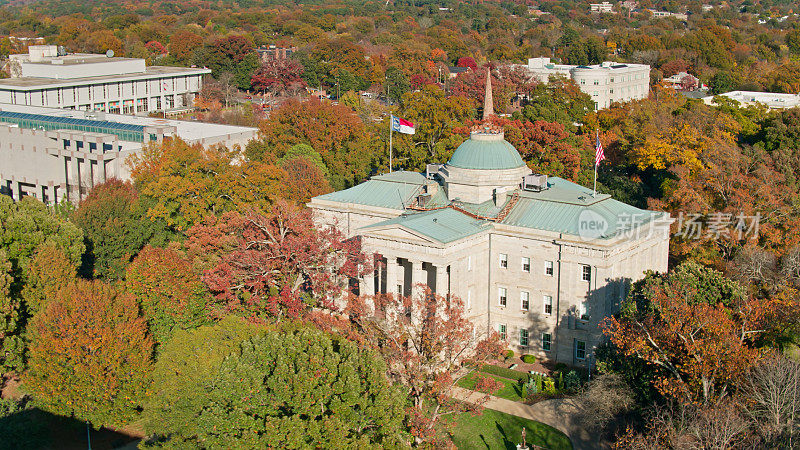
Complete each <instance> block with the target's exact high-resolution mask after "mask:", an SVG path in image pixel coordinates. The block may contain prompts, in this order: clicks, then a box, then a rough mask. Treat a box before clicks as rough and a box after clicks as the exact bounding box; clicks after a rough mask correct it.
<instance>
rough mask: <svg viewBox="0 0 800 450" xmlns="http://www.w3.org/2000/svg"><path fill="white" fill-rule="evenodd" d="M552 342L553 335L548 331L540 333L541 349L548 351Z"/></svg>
mask: <svg viewBox="0 0 800 450" xmlns="http://www.w3.org/2000/svg"><path fill="white" fill-rule="evenodd" d="M552 343H553V336H552V335H551V334H550V333H542V350H544V351H546V352H549V351H550V346H551V345H552Z"/></svg>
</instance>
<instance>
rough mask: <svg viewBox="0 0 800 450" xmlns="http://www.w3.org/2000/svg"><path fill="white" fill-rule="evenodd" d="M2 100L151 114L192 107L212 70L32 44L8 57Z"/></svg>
mask: <svg viewBox="0 0 800 450" xmlns="http://www.w3.org/2000/svg"><path fill="white" fill-rule="evenodd" d="M9 60H10V61H9V67H10V72H11V78H7V79H3V80H0V103H9V104H13V105H26V106H45V107H53V108H67V109H79V110H84V111H104V112H109V113H115V114H120V113H121V114H137V113H138V114H147V113H150V112H155V111H169V110H173V109H181V108H187V107H191V106H192V103H193V101H194V97H195V96H196V95H197V94H198V93H199V92H200V89H201V88H202V85H203V76H204V75H206V74H209V73H211V71H210V70H209V69H202V68H186V67H166V66H150V67H147V66H146V65H145V61H144V60H143V59H136V58H115V57H110V56H106V55H92V54H80V53H79V54H65V53H64V52H63V51H61V52H59V49H58V47H56V46H55V45H33V46H30V47H29V48H28V53H27V54H22V55H11V56H10V57H9Z"/></svg>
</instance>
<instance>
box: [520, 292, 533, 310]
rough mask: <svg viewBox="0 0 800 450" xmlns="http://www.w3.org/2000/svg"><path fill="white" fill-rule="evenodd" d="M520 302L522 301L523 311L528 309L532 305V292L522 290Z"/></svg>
mask: <svg viewBox="0 0 800 450" xmlns="http://www.w3.org/2000/svg"><path fill="white" fill-rule="evenodd" d="M519 302H520V308H522V310H523V311H527V310H528V308H529V307H530V306H531V294H530V293H529V292H527V291H522V292H520V293H519Z"/></svg>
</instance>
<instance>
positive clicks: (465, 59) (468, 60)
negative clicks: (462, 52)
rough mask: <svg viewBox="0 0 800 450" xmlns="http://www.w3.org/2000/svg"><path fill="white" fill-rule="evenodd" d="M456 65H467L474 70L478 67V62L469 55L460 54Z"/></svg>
mask: <svg viewBox="0 0 800 450" xmlns="http://www.w3.org/2000/svg"><path fill="white" fill-rule="evenodd" d="M456 66H458V67H469V68H470V69H472V70H476V69H477V68H478V64H477V63H476V62H475V59H474V58H473V57H471V56H462V57H461V58H458V62H457V63H456Z"/></svg>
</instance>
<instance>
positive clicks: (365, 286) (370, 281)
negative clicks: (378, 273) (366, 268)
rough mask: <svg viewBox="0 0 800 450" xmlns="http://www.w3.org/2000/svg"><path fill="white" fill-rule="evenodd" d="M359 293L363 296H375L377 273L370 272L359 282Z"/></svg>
mask: <svg viewBox="0 0 800 450" xmlns="http://www.w3.org/2000/svg"><path fill="white" fill-rule="evenodd" d="M358 288H359V291H360V293H361V295H373V294H375V273H374V272H369V273H367V274H364V278H362V279H361V280H360V281H359V287H358Z"/></svg>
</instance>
